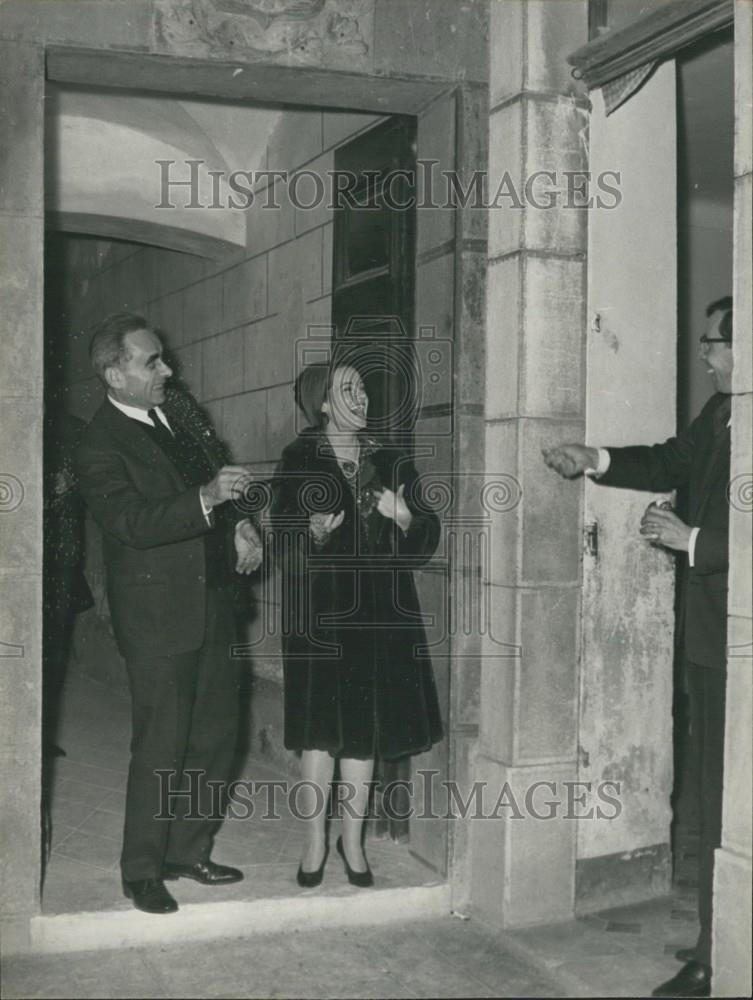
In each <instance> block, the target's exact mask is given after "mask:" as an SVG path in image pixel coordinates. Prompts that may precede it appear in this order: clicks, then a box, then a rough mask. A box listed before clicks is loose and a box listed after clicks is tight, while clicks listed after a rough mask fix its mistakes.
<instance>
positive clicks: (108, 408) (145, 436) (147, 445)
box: [100, 400, 186, 490]
mask: <svg viewBox="0 0 753 1000" xmlns="http://www.w3.org/2000/svg"><path fill="white" fill-rule="evenodd" d="M100 412H101V413H102V418H103V419H104V420H105V421H106V423H107V426H108V430H109V431H110V433H111V434H112V436H113V437H114V438H115V439H116V440H117V441H118V442H119V443H120V444H121V445H122V446H123V447H124V448H125V449H126V450H127V451H130V452H132V453H135V454H136V456H137V457H138V458H139V459H140V460H141V461H142V462H143V463H144V465H148V466H149V467H150V468H158V469H162V470H163V471H164V472H165V474H166V475H168V476H169V477H170V478H171V479H172V480H173V482H174V483H175V485H176V487H177V488H178V489H180V490H184V489H185V488H186V486H185V483H184V482H183V479H182V478H181V475H180V473H179V472H178V470H177V469H176V468H175V466H174V465H173V463H172V462H171V461H170V459H169V458H168V457H167V455H166V454H165V453H164V451H163V450H162V449H161V448H160V446H159V445H158V444H157V442H156V441H155V440H154V439H153V438H152V436H151V434H150V433H149V431H148V429H147V428H146V427H140V426H139V422H138V420H133V419H132V418H131V417H127V416H126V415H125V413H123V412H121V411H120V410H119V409H118V408H117V407H116V406H113V405H112V403H110V402H109V401H108V400H105V401H104V403H103V404H102V409H101V411H100Z"/></svg>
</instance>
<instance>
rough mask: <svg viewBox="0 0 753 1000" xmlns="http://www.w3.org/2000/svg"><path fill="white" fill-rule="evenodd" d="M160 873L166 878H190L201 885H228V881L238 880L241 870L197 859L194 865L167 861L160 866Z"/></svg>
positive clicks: (241, 873)
mask: <svg viewBox="0 0 753 1000" xmlns="http://www.w3.org/2000/svg"><path fill="white" fill-rule="evenodd" d="M162 874H163V876H164V877H165V878H166V879H170V880H172V879H176V878H192V879H193V880H194V882H201V884H202V885H228V884H229V883H230V882H240V881H241V880H242V879H243V872H241V871H238V869H237V868H230V867H229V865H218V864H215V862H214V861H197V862H196V864H195V865H171V864H169V863H168V862H165V864H164V865H163V866H162Z"/></svg>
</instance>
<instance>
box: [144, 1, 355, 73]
mask: <svg viewBox="0 0 753 1000" xmlns="http://www.w3.org/2000/svg"><path fill="white" fill-rule="evenodd" d="M155 18H156V20H155V32H156V41H157V45H158V47H159V48H160V49H161V50H162V51H164V52H170V53H172V54H175V55H185V56H200V57H217V58H222V59H238V60H242V61H244V62H267V63H269V62H271V63H282V64H285V65H304V66H328V67H333V68H357V69H363V68H365V65H366V63H367V62H368V61H369V57H370V55H371V48H372V35H373V20H374V0H156V4H155Z"/></svg>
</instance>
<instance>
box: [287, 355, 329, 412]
mask: <svg viewBox="0 0 753 1000" xmlns="http://www.w3.org/2000/svg"><path fill="white" fill-rule="evenodd" d="M330 378H331V369H330V366H329V365H328V364H324V363H321V362H319V363H317V364H313V365H307V366H306V368H304V369H303V371H302V372H301V373H300V374H299V375H298V378H297V379H296V380H295V385H294V387H293V394H294V396H295V401H296V404H297V405H298V408H299V410H301V412H302V413H303V415H304V416H305V417H306V419H307V420H308V422H309V424H310V426H311V427H323V426H324V424H325V423H326V421H327V415H326V413H323V412H322V406H323V404H324V400H325V399H326V398H327V391H328V389H329V384H330Z"/></svg>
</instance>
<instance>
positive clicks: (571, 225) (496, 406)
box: [472, 0, 588, 927]
mask: <svg viewBox="0 0 753 1000" xmlns="http://www.w3.org/2000/svg"><path fill="white" fill-rule="evenodd" d="M586 39H587V4H586V3H585V2H581V0H565V2H558V3H549V2H547V0H543V2H541V0H529V2H514V0H506V2H504V3H494V4H492V8H491V25H490V45H491V68H490V108H491V110H490V118H489V129H490V133H489V147H490V148H489V178H490V181H489V188H490V196H491V197H494V193H495V191H496V190H497V188H498V185H499V184H500V183H502V184H503V192H502V193H501V194H500V197H499V205H500V206H501V207H493V208H491V210H490V212H489V269H488V277H487V282H488V284H487V318H486V369H485V381H486V403H485V448H486V468H487V471H488V473H489V474H490V475H492V478H493V477H494V475H496V474H502V475H506V476H513V477H515V478H516V479H517V481H518V483H519V487H520V489H521V490H522V498H521V501H520V503H518V504H517V505H516V506H514V507H513V509H507V508H508V507H509V505H505V504H500V505H499V506H500V510H499V512H498V513H495V514H493V518H494V523H493V528H492V544H491V553H490V558H489V561H488V565H487V567H486V572H485V580H484V582H485V584H486V586H487V588H488V591H489V594H490V601H489V604H490V608H491V628H490V630H489V633H488V634H487V635H486V636H485V638H484V648H483V655H482V660H481V663H482V667H481V705H480V735H479V761H478V768H477V774H478V777H479V778H480V779H481V780H483V781H485V782H486V783H487V791H486V795H485V799H486V802H487V805H488V807H490V808H493V807H494V805H495V801H496V800H497V799H498V797H499V795H500V794H502V795H503V804H502V806H501V808H500V809H499V810H498V816H499V818H496V819H486V820H479V821H476V822H474V824H473V855H472V868H473V870H472V903H473V912H474V915H476V916H478V917H479V918H480V919H481V920H484V921H485V922H487V923H489V924H492V925H494V926H498V927H514V926H521V925H525V924H533V923H542V922H547V921H555V920H559V919H566V918H568V917H570V916H572V913H573V900H574V873H575V827H576V824H575V823H574V822H573V821H572V820H569V821H568V820H563V819H561V818H559V819H558V818H551V819H545V818H543V817H545V816H548V815H549V814H550V813H552V812H553V811H554V810H555V809H556V810H558V815H559V816H560V817H561V816H562V810H563V809H564V807H565V802H564V795H563V789H564V786H563V785H562V782H563V781H568V780H575V779H576V776H577V773H576V746H577V692H578V654H579V629H578V621H579V611H580V608H579V604H580V600H579V599H580V530H581V529H580V524H581V515H580V504H581V494H580V493H579V492H578V491H574V490H555V489H552V479H551V473H549V471H548V470H547V469H546V468H545V467H544V465H543V462H542V459H541V447H542V446H543V445H545V444H547V443H549V442H550V440H552V438H556V439H557V440H567V439H568V438H570V439H573V440H579V439H580V438H581V437H582V435H583V422H584V386H583V379H582V371H583V365H584V357H585V354H584V351H585V342H584V335H583V331H584V312H585V292H586V288H585V277H586V276H585V250H586V220H585V212H583V211H577V210H574V209H572V208H569V209H568V208H565V207H564V206H563V198H562V194H563V192H562V190H560V191H558V192H557V198H556V200H555V201H554V202H553V204H552V205H551V207H545V206H546V205H548V203H549V197H548V196H547V195H546V193H545V192H546V190H547V185H548V186H549V187H550V188H551V187H553V186H557V187H560V188H561V186H562V184H563V177H562V174H561V172H562V171H564V170H583V169H587V165H588V164H587V149H586V138H585V137H586V136H587V127H588V102H587V100H585V99H584V98H583V97H582V96H578V95H577V94H576V93H575V88H574V83H573V80H572V78H571V76H570V72H569V68H568V65H567V63H566V58H565V57H566V55H567V54H568V53H569V52H572V51H573V50H574V49H576V48H578V46H580V45H582V44H583V43H584V42H585V41H586ZM536 171H557V172H558V175H559V176H558V177H557V178H556V179H555V180H553V181H552V180H549V181H547V179H546V178H544V177H540V178H539V180H538V181H536V182H535V183H533V184H532V185H529V190H528V192H526V179H527V178H531V177H532V176H533V175H534V174H535V173H536ZM504 185H506V188H505V187H504ZM505 192H506V193H505ZM534 202H535V203H536V204H535V203H534ZM505 644H508V645H505ZM510 645H512V646H515V645H517V646H518V647H519V651H518V653H517V655H511V653H514V650H511V648H510ZM504 803H507V804H504ZM550 803H553V805H550ZM536 814H538V816H539V817H541V818H537V815H536ZM537 887H538V888H537ZM541 887H545V891H540V890H541Z"/></svg>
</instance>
